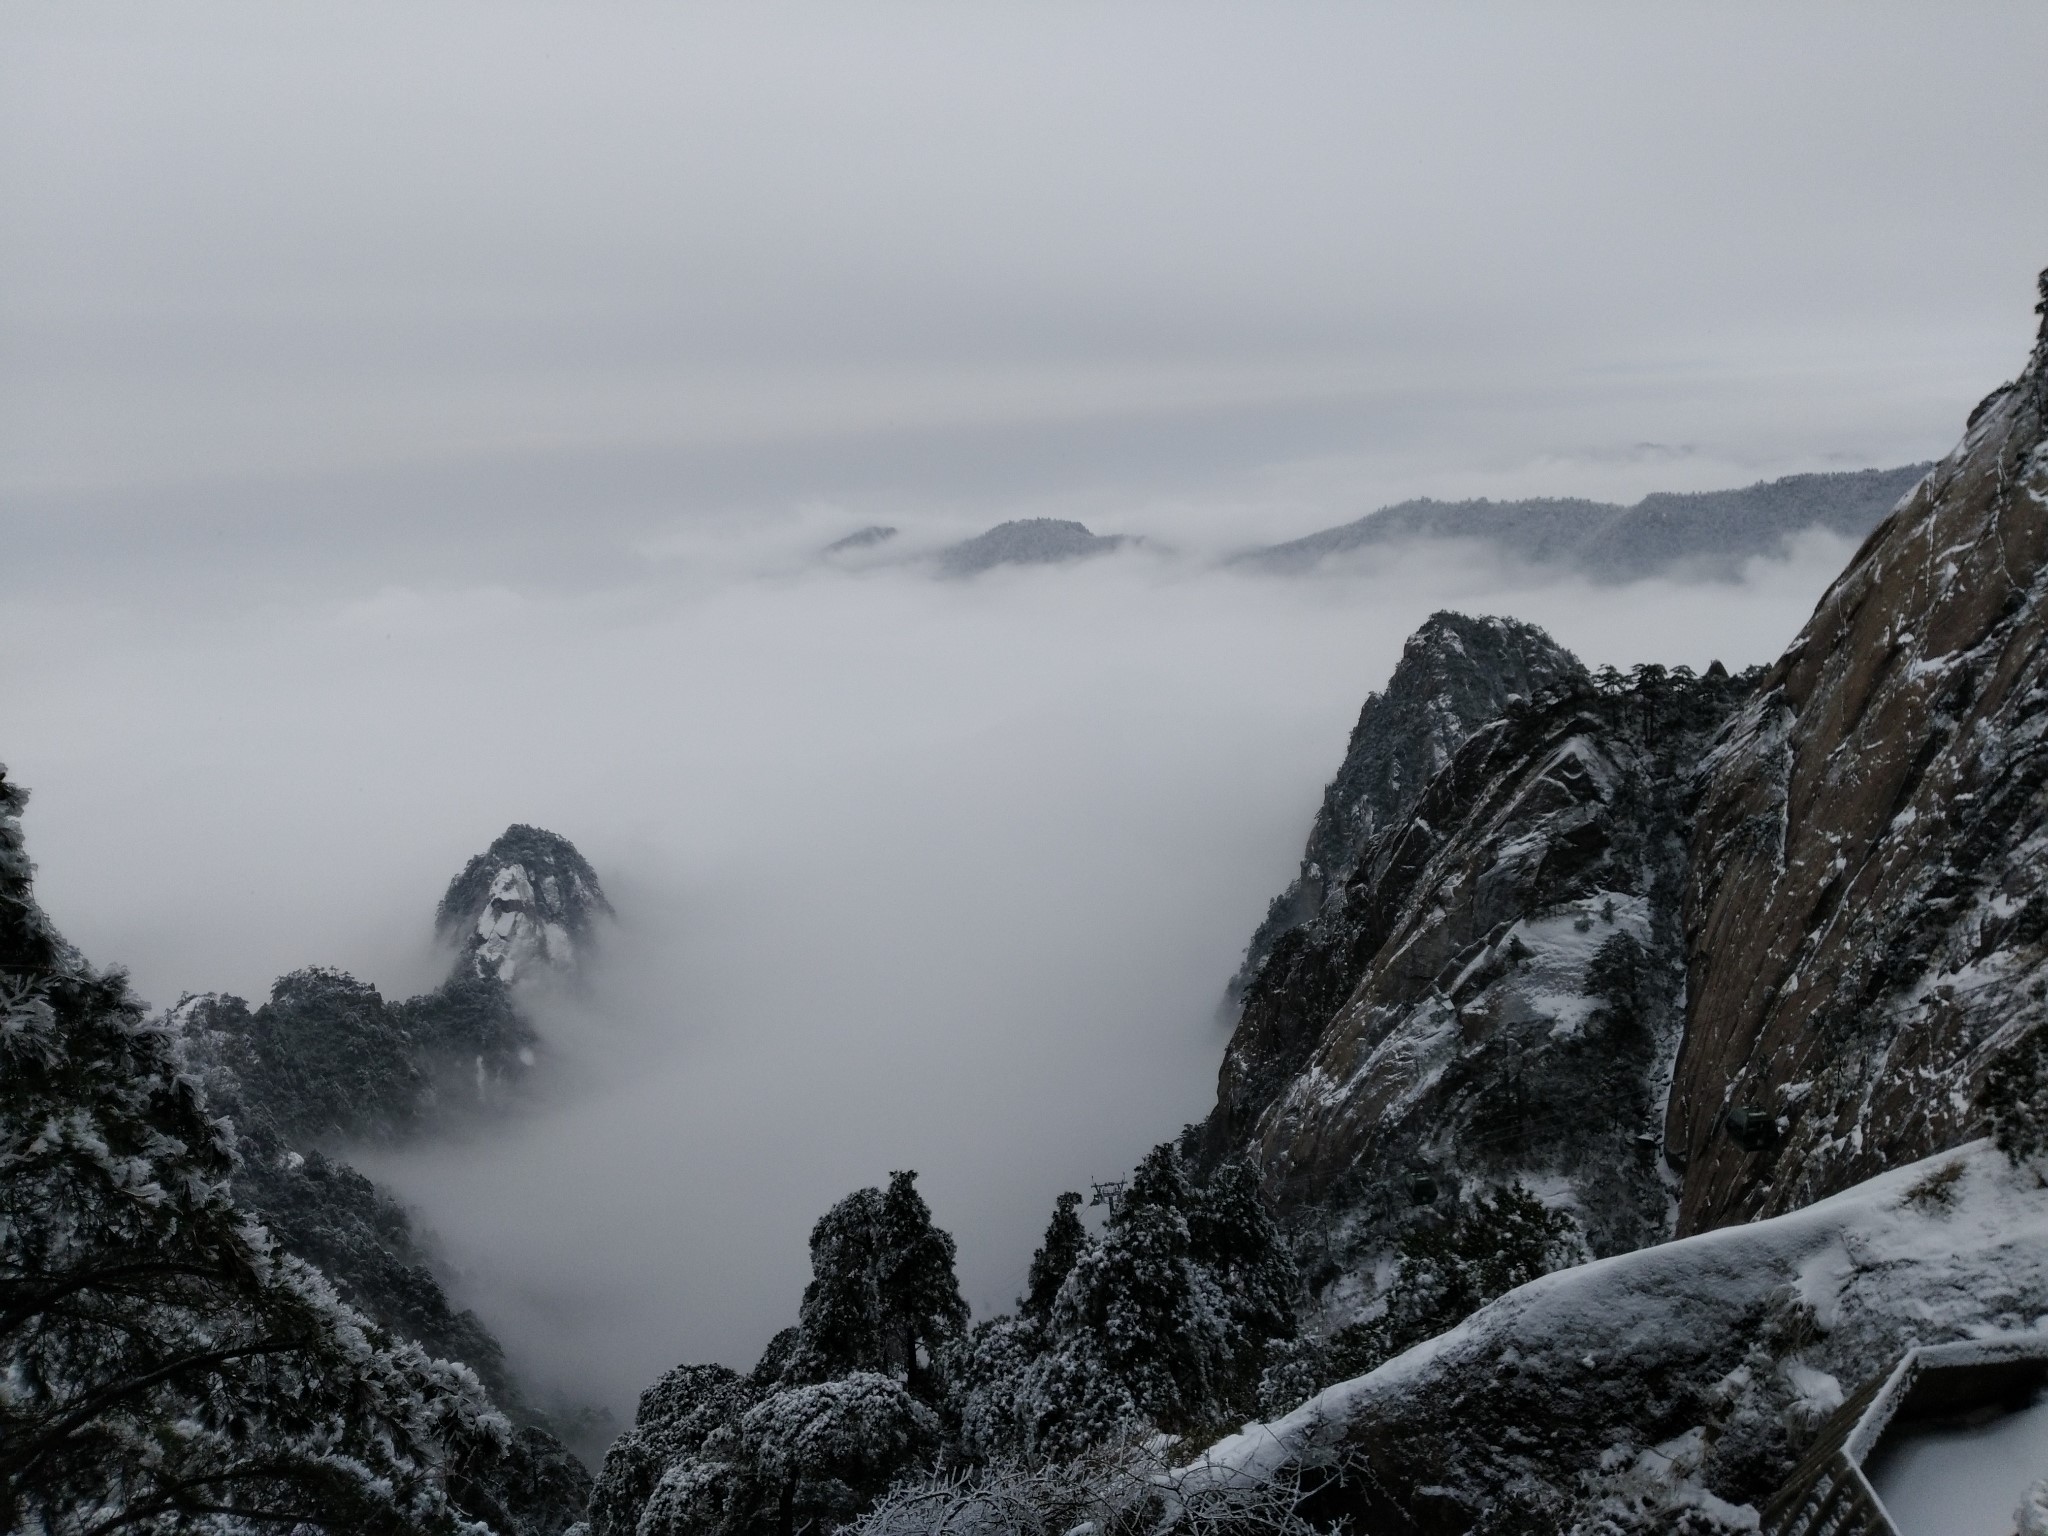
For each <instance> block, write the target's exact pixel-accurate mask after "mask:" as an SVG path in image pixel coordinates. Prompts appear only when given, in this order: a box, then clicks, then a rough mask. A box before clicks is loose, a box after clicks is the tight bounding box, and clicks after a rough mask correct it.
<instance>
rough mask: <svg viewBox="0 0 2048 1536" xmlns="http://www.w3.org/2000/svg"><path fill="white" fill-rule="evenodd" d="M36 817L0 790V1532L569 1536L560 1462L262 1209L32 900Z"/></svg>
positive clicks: (464, 1372)
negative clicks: (292, 1242) (23, 819)
mask: <svg viewBox="0 0 2048 1536" xmlns="http://www.w3.org/2000/svg"><path fill="white" fill-rule="evenodd" d="M26 798H27V797H26V795H25V794H24V793H23V792H22V791H21V790H20V789H19V788H17V787H16V786H14V785H13V784H12V783H10V782H8V781H7V779H6V776H5V773H4V770H0V1381H4V1383H5V1386H4V1388H0V1516H4V1518H0V1525H4V1528H5V1529H7V1530H9V1531H22V1532H39V1533H40V1532H47V1533H85V1532H102V1531H115V1530H121V1531H144V1532H171V1531H198V1530H206V1531H218V1532H240V1531H255V1530H291V1529H318V1530H328V1531H350V1532H357V1531H360V1532H448V1533H454V1532H457V1531H473V1530H476V1529H478V1523H479V1522H480V1523H481V1524H482V1526H483V1527H484V1528H488V1529H493V1530H497V1531H501V1532H507V1533H519V1536H552V1533H554V1532H556V1531H559V1530H560V1529H561V1528H562V1527H563V1526H564V1525H566V1524H567V1523H568V1521H569V1519H571V1518H573V1515H574V1513H575V1511H576V1509H577V1508H578V1507H579V1506H580V1505H581V1503H582V1501H583V1494H584V1490H585V1488H586V1487H587V1485H588V1479H587V1476H585V1475H583V1474H582V1473H581V1471H580V1469H579V1468H577V1467H576V1466H575V1463H574V1462H573V1461H571V1460H569V1459H568V1458H567V1457H566V1456H565V1455H563V1454H562V1453H561V1451H560V1448H559V1447H558V1446H557V1445H556V1444H555V1442H554V1441H553V1440H552V1439H551V1438H550V1437H549V1436H547V1435H546V1434H545V1433H544V1432H542V1431H540V1430H538V1429H535V1428H531V1427H529V1428H526V1429H523V1430H515V1428H514V1426H513V1425H512V1424H511V1423H510V1422H509V1421H508V1420H507V1418H506V1417H505V1415H504V1414H503V1413H501V1412H500V1411H499V1410H498V1408H497V1407H495V1406H494V1405H493V1404H492V1402H491V1400H490V1397H489V1395H488V1394H487V1392H486V1390H485V1388H484V1386H483V1384H482V1383H481V1382H479V1380H478V1378H477V1376H476V1374H475V1373H474V1372H473V1371H471V1370H470V1369H469V1367H468V1366H466V1365H462V1364H456V1363H451V1362H450V1361H448V1360H446V1359H437V1358H435V1357H434V1356H433V1355H432V1354H431V1353H430V1352H429V1351H428V1350H425V1349H422V1348H421V1347H420V1345H419V1344H418V1343H415V1342H412V1341H410V1340H408V1339H407V1338H405V1337H403V1336H401V1335H400V1334H399V1333H398V1332H397V1331H395V1330H392V1329H390V1328H387V1327H385V1326H383V1325H382V1324H380V1323H379V1322H378V1321H377V1320H376V1319H375V1318H373V1317H371V1316H368V1315H365V1314H364V1313H363V1312H361V1311H359V1310H357V1309H356V1308H354V1307H352V1306H351V1305H349V1304H348V1303H347V1302H346V1301H344V1300H343V1299H341V1298H340V1297H338V1296H337V1295H336V1293H335V1290H334V1287H333V1286H332V1285H330V1284H329V1282H328V1280H327V1279H326V1278H325V1277H324V1276H323V1275H322V1274H321V1273H320V1272H319V1270H318V1269H316V1268H315V1267H313V1265H311V1264H310V1263H308V1262H306V1260H305V1259H304V1258H303V1257H302V1256H301V1255H299V1254H298V1253H295V1252H293V1251H291V1248H290V1246H289V1245H286V1246H282V1247H281V1246H280V1245H279V1244H278V1243H277V1241H276V1239H275V1238H274V1236H273V1234H272V1233H270V1232H269V1231H267V1230H266V1229H265V1227H264V1226H263V1225H261V1224H260V1222H259V1221H258V1220H257V1219H255V1218H254V1217H253V1216H252V1215H251V1213H250V1210H249V1207H248V1203H247V1201H246V1198H245V1191H244V1188H243V1186H242V1181H241V1178H240V1176H239V1171H238V1165H240V1164H241V1162H242V1159H243V1158H245V1157H247V1156H249V1155H250V1153H251V1151H252V1149H251V1148H250V1147H248V1146H247V1145H238V1138H237V1136H236V1134H235V1131H234V1130H233V1129H231V1128H230V1126H229V1124H228V1123H227V1122H226V1121H225V1120H223V1119H222V1118H220V1117H219V1112H218V1107H217V1106H216V1105H214V1104H213V1103H212V1102H211V1101H210V1099H209V1096H208V1092H207V1087H206V1084H205V1083H204V1082H203V1081H202V1078H201V1076H195V1074H194V1073H193V1072H191V1071H190V1070H188V1063H187V1059H186V1055H185V1045H186V1041H185V1039H184V1037H183V1036H182V1035H181V1034H180V1032H179V1031H178V1030H177V1029H176V1028H175V1027H173V1026H172V1025H171V1024H169V1023H168V1022H166V1021H164V1020H152V1019H149V1018H147V1017H146V1016H145V1014H144V1010H143V1008H142V1006H141V1005H140V1004H139V1003H138V1002H137V1001H136V1000H135V998H134V997H133V996H132V995H131V994H130V993H129V991H128V988H127V983H126V980H125V978H124V977H123V976H122V975H121V973H120V972H118V971H112V972H100V971H96V970H94V969H93V968H92V967H91V966H89V965H88V964H87V963H86V962H85V961H84V960H83V959H82V958H81V957H80V956H79V954H78V953H77V951H75V950H73V949H72V948H71V947H70V946H69V945H67V944H65V943H64V942H63V941H62V939H61V938H59V936H58V935H57V933H56V932H55V930H54V929H53V928H52V927H51V925H50V923H49V920H48V919H47V917H46V916H45V915H44V914H43V912H42V910H41V908H40V907H39V906H38V905H37V904H36V902H35V899H34V896H33V893H32V891H31V888H30V875H31V865H30V863H29V860H28V855H27V850H26V847H25V844H24V842H23V838H22V831H21V823H20V819H19V818H20V814H21V812H22V809H23V806H24V803H25V801H26ZM259 1155H260V1154H259ZM360 1194H361V1191H359V1190H358V1191H354V1192H352V1194H351V1195H350V1198H358V1197H360ZM427 1283H428V1284H429V1285H431V1281H428V1282H427Z"/></svg>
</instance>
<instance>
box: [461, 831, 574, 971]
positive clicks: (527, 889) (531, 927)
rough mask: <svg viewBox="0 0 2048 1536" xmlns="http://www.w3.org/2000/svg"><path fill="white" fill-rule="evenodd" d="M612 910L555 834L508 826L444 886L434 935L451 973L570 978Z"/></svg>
mask: <svg viewBox="0 0 2048 1536" xmlns="http://www.w3.org/2000/svg"><path fill="white" fill-rule="evenodd" d="M610 916H612V906H611V903H610V902H609V901H607V900H606V899H605V894H604V890H603V887H601V886H600V885H599V884H598V879H597V871H596V870H594V869H592V868H591V867H590V862H589V861H588V860H587V859H585V858H584V857H583V855H582V854H580V853H578V852H577V851H576V845H575V844H574V843H572V842H570V841H569V840H568V839H567V838H566V837H563V836H561V835H559V834H558V833H554V832H548V831H545V830H543V829H542V828H540V827H529V826H525V825H513V826H510V827H507V828H506V829H505V831H504V833H503V834H502V835H501V836H499V838H498V839H497V841H495V842H493V843H492V844H491V846H490V847H489V848H487V849H485V850H484V851H483V852H482V853H480V854H478V855H477V856H476V857H475V858H473V859H471V860H470V861H469V863H468V864H467V865H466V866H465V867H464V868H463V871H462V873H461V874H459V875H457V876H456V877H455V878H454V879H453V880H451V881H450V882H449V884H448V894H447V895H445V896H443V897H442V898H441V905H440V908H439V910H438V911H437V912H436V913H435V917H434V930H435V932H436V933H437V934H439V935H440V937H441V938H442V939H443V940H444V941H447V942H451V943H453V944H455V945H456V946H457V948H458V950H459V951H460V961H459V966H458V968H459V969H461V970H464V971H467V972H470V973H473V974H475V975H477V976H480V977H490V978H494V979H496V980H498V981H502V982H506V983H510V982H513V981H517V980H521V979H530V978H532V977H533V976H535V975H536V974H542V973H546V972H553V973H555V974H557V975H571V974H573V973H574V972H575V971H576V969H577V967H578V966H579V964H580V963H581V961H582V959H583V956H584V954H585V953H586V952H587V950H588V949H589V947H590V942H591V939H592V937H593V931H594V928H595V925H596V922H597V919H598V918H600V917H610Z"/></svg>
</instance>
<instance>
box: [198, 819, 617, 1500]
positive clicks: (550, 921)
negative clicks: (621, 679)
mask: <svg viewBox="0 0 2048 1536" xmlns="http://www.w3.org/2000/svg"><path fill="white" fill-rule="evenodd" d="M610 911H611V908H610V906H609V904H608V903H606V902H605V899H604V895H603V892H602V890H601V888H600V887H599V885H598V882H597V876H596V873H595V871H593V870H592V869H591V868H590V865H589V864H588V863H587V862H586V861H585V860H584V858H583V856H582V855H581V854H579V853H578V852H577V851H576V849H575V847H574V845H573V844H571V843H570V842H569V841H568V839H566V838H563V837H560V836H558V835H557V834H555V833H552V832H544V831H541V830H540V829H538V828H533V827H524V826H515V827H512V828H509V829H507V831H506V832H505V834H504V835H503V836H502V837H500V838H498V839H497V840H496V841H495V842H494V843H493V844H492V845H491V847H490V849H489V850H488V851H486V852H485V853H482V854H479V855H477V856H476V857H475V858H473V859H471V860H470V861H469V864H468V865H467V867H466V868H465V869H464V870H463V872H462V873H461V874H460V875H458V876H457V877H456V878H455V880H454V881H453V882H451V884H450V886H449V890H448V895H447V897H446V899H444V901H443V902H442V904H441V910H440V913H439V919H440V922H439V928H440V931H441V932H442V934H443V936H444V937H446V936H447V935H449V934H450V933H451V932H452V933H454V934H456V935H459V936H460V940H461V942H460V945H459V947H458V950H457V953H456V956H455V959H454V965H453V973H452V974H451V975H450V976H449V978H448V980H447V981H445V982H444V983H443V984H442V985H441V986H440V987H438V988H436V989H435V990H434V991H432V992H428V993H424V994H422V995H420V996H418V997H414V998H409V999H407V1000H405V1001H403V1002H393V1001H387V1000H386V999H385V998H384V997H383V996H382V994H381V993H380V992H379V991H378V990H377V988H376V987H375V986H373V985H371V984H369V983H367V982H363V981H359V980H357V979H356V978H355V977H353V976H349V975H347V974H345V973H343V972H340V971H334V970H325V969H320V968H312V969H308V970H303V971H296V972H293V973H292V974H291V975H289V976H283V977H280V978H279V979H278V981H277V983H276V985H275V986H274V987H273V988H272V989H271V996H270V998H269V1000H268V1001H266V1002H263V1003H261V1004H260V1005H258V1006H257V1007H254V1008H251V1007H250V1006H249V1004H248V1003H247V1002H245V1001H244V1000H243V999H241V998H239V997H234V996H231V995H225V994H204V995H200V996H193V997H187V998H184V999H182V1000H180V1002H179V1003H178V1004H177V1006H176V1007H174V1008H172V1009H170V1010H169V1011H168V1012H167V1013H166V1014H165V1015H164V1016H163V1019H162V1021H161V1022H162V1025H163V1027H164V1028H165V1029H166V1031H167V1033H169V1034H170V1035H172V1036H174V1037H175V1038H176V1039H177V1040H178V1041H179V1044H180V1047H181V1050H182V1052H183V1055H184V1060H185V1063H186V1065H187V1068H188V1070H190V1071H191V1072H192V1073H193V1074H194V1076H195V1078H196V1079H197V1080H198V1081H199V1082H200V1083H201V1084H202V1085H203V1086H204V1088H205V1091H206V1093H207V1096H208V1098H209V1100H210V1102H211V1103H212V1105H213V1106H214V1109H215V1111H216V1112H217V1113H221V1114H224V1115H225V1116H227V1117H228V1119H229V1120H230V1121H231V1122H232V1123H233V1125H234V1127H235V1134H236V1141H237V1145H238V1147H239V1150H240V1166H239V1167H238V1168H237V1169H236V1171H235V1175H234V1180H233V1187H234V1192H235V1198H236V1199H237V1201H238V1202H239V1203H240V1204H241V1205H242V1206H243V1207H244V1208H245V1209H247V1210H249V1211H250V1212H252V1213H253V1214H254V1215H255V1216H256V1217H257V1218H258V1219H260V1220H261V1221H262V1222H264V1224H265V1225H266V1226H267V1227H268V1228H269V1229H270V1231H271V1233H272V1234H273V1235H274V1236H275V1237H276V1238H277V1239H278V1240H279V1241H280V1242H281V1243H282V1244H283V1245H284V1246H285V1247H286V1248H287V1249H288V1250H289V1251H290V1252H291V1253H293V1254H294V1255H296V1256H297V1257H299V1258H302V1259H304V1260H306V1261H307V1262H309V1263H311V1264H314V1265H317V1266H318V1267H319V1268H320V1270H321V1271H322V1272H323V1273H324V1274H325V1275H326V1276H327V1278H328V1279H329V1280H330V1281H332V1282H333V1284H334V1286H335V1288H336V1289H337V1290H338V1291H339V1292H340V1294H341V1296H342V1298H343V1299H344V1300H345V1301H347V1302H348V1303H349V1304H350V1305H351V1306H354V1307H356V1308H358V1309H359V1310H360V1311H362V1312H363V1313H364V1314H365V1315H367V1316H368V1317H370V1318H371V1319H372V1320H374V1321H375V1322H376V1323H377V1324H378V1325H379V1326H380V1327H383V1328H386V1329H388V1330H390V1331H391V1332H392V1333H393V1334H394V1335H396V1336H398V1337H401V1338H405V1339H410V1340H412V1341H414V1342H416V1343H418V1344H419V1345H421V1346H422V1347H424V1348H425V1349H427V1350H428V1351H430V1352H431V1353H433V1354H435V1355H438V1356H443V1357H446V1358H449V1359H457V1360H461V1361H462V1362H463V1363H464V1364H465V1365H467V1366H468V1367H469V1368H471V1369H472V1370H474V1371H475V1372H476V1374H477V1376H478V1377H479V1378H480V1379H481V1380H482V1382H483V1384H484V1385H485V1386H486V1387H487V1388H488V1389H489V1390H490V1393H491V1396H492V1398H493V1399H494V1400H495V1402H496V1403H497V1404H498V1406H499V1407H500V1408H501V1409H503V1410H504V1411H505V1412H506V1413H507V1414H509V1415H510V1416H511V1418H512V1419H513V1420H514V1421H515V1423H516V1424H518V1425H519V1426H520V1427H519V1428H518V1430H517V1431H516V1436H515V1439H516V1445H517V1450H518V1465H519V1467H520V1469H521V1471H520V1477H521V1478H522V1479H523V1482H522V1487H523V1488H524V1492H522V1493H520V1494H518V1498H519V1499H521V1500H522V1501H523V1503H522V1506H521V1507H522V1510H523V1511H524V1513H523V1514H522V1519H524V1520H526V1521H527V1523H528V1524H529V1526H530V1527H531V1528H532V1529H534V1530H535V1531H539V1532H543V1533H551V1532H553V1531H557V1530H560V1529H561V1528H562V1527H563V1526H565V1525H567V1524H568V1523H569V1521H570V1519H572V1518H573V1517H574V1515H575V1514H576V1513H577V1512H578V1511H579V1510H580V1508H581V1505H582V1502H583V1499H584V1497H585V1496H586V1494H587V1492H588V1489H589V1476H588V1474H587V1473H586V1472H585V1471H584V1470H583V1468H582V1467H581V1466H580V1465H579V1464H578V1463H577V1462H576V1460H575V1459H574V1457H573V1456H572V1455H571V1454H570V1453H569V1452H568V1451H567V1450H566V1449H565V1448H564V1446H563V1445H562V1444H561V1443H560V1442H559V1441H558V1440H557V1438H556V1433H557V1432H558V1431H559V1432H561V1433H563V1434H566V1435H569V1436H571V1437H574V1438H578V1439H582V1438H590V1439H593V1440H598V1439H601V1438H602V1427H601V1426H599V1425H598V1424H597V1423H596V1422H595V1421H588V1420H587V1411H586V1410H581V1409H578V1408H575V1407H573V1406H566V1407H565V1406H563V1405H550V1408H549V1409H547V1410H543V1409H542V1408H541V1407H540V1406H539V1405H538V1404H535V1403H533V1402H531V1401H529V1400H528V1399H527V1397H526V1395H525V1394H524V1392H523V1391H522V1389H521V1387H520V1384H519V1382H518V1381H517V1379H516V1378H515V1377H514V1376H513V1374H512V1372H511V1370H510V1369H509V1368H508V1366H507V1364H506V1361H505V1352H504V1350H503V1348H502V1346H501V1345H500V1344H499V1343H498V1341H497V1340H496V1339H495V1338H494V1337H492V1335H491V1333H490V1332H489V1330H488V1329H487V1328H485V1326H484V1324H483V1323H482V1321H481V1320H480V1319H479V1318H477V1317H476V1315H475V1314H474V1313H471V1312H469V1311H466V1310H463V1309H461V1308H458V1307H457V1306H456V1305H455V1304H454V1303H453V1302H452V1301H451V1300H450V1299H449V1297H448V1295H447V1293H446V1292H445V1291H444V1290H443V1289H442V1286H441V1283H440V1281H439V1280H438V1279H437V1278H436V1276H435V1268H434V1255H433V1253H432V1252H431V1251H430V1246H429V1244H428V1243H427V1241H426V1240H425V1239H424V1238H423V1237H422V1235H421V1234H420V1233H419V1232H417V1231H416V1230H415V1228H414V1227H413V1224H412V1221H411V1219H410V1217H409V1216H408V1214H407V1213H406V1211H405V1210H404V1209H403V1207H401V1206H400V1205H399V1204H398V1203H397V1202H396V1201H394V1200H392V1199H391V1198H390V1197H389V1196H388V1195H386V1194H385V1193H384V1192H383V1191H382V1190H380V1189H378V1188H377V1186H376V1185H374V1184H373V1183H372V1182H371V1181H370V1180H368V1179H367V1178H365V1177H363V1175H361V1174H360V1173H358V1172H356V1170H355V1169H353V1168H351V1167H349V1166H348V1165H347V1164H346V1163H345V1162H342V1161H341V1160H340V1158H339V1154H341V1153H343V1152H345V1150H346V1148H347V1147H348V1146H349V1145H351V1144H357V1145H360V1144H362V1143H364V1142H378V1141H382V1142H393V1141H400V1142H402V1141H405V1140H409V1139H415V1138H420V1137H427V1136H432V1135H436V1134H443V1133H447V1132H450V1131H452V1130H456V1129H458V1128H461V1127H463V1126H466V1125H469V1124H472V1123H474V1122H475V1121H476V1120H477V1119H478V1118H479V1117H490V1116H496V1115H501V1114H503V1113H505V1112H506V1111H507V1110H509V1109H511V1108H513V1107H514V1106H516V1105H517V1104H518V1103H519V1102H520V1100H521V1097H522V1094H523V1092H524V1091H525V1089H526V1088H527V1087H528V1084H529V1079H530V1078H531V1077H532V1076H533V1074H534V1073H535V1072H536V1071H537V1070H538V1069H540V1068H541V1066H542V1058H543V1056H544V1054H545V1046H544V1042H543V1041H542V1039H541V1037H540V1035H539V1033H538V1032H537V1030H536V1029H535V1027H534V1024H533V1022H532V1020H531V1019H530V1018H529V1017H528V1016H527V1014H526V1013H525V1012H523V1011H522V1007H521V1004H520V1003H519V1001H518V996H519V990H518V988H516V987H515V986H514V982H515V981H516V982H519V983H522V984H523V983H525V982H529V981H532V980H535V979H538V978H543V977H550V976H552V977H554V978H556V979H561V980H569V979H573V978H574V976H575V975H576V966H577V964H578V961H579V957H581V956H582V955H584V954H586V953H587V952H588V950H589V942H590V934H591V930H592V928H593V926H594V924H595V922H596V921H597V919H598V917H599V916H600V915H606V914H609V913H610Z"/></svg>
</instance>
